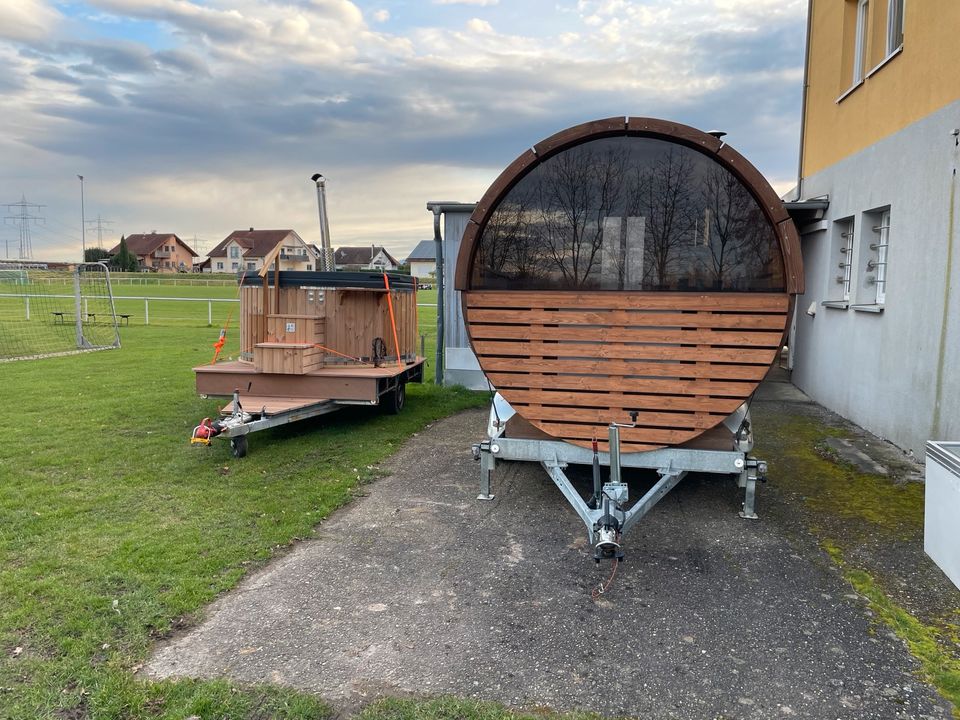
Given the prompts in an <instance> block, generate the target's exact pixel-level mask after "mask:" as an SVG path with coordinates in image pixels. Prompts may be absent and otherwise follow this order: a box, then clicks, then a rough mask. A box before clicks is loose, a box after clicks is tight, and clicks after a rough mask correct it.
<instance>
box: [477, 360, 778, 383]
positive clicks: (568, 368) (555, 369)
mask: <svg viewBox="0 0 960 720" xmlns="http://www.w3.org/2000/svg"><path fill="white" fill-rule="evenodd" d="M483 367H484V369H486V370H488V371H491V372H492V371H496V370H504V371H507V372H514V371H516V370H517V361H516V360H515V359H513V358H500V357H492V356H484V359H483ZM523 368H524V370H528V371H529V372H535V373H578V374H581V375H611V376H612V375H648V376H656V377H676V378H717V379H723V380H762V379H763V378H764V376H765V375H766V374H767V366H766V365H718V364H716V363H677V362H650V361H642V360H641V361H631V360H616V359H614V360H604V359H600V360H593V359H589V360H588V359H570V360H565V359H549V360H548V359H541V358H530V359H527V360H524V362H523Z"/></svg>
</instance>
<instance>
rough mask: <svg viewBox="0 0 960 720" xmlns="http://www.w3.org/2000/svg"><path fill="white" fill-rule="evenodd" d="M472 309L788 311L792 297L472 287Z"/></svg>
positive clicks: (465, 296) (466, 297)
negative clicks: (510, 289) (513, 290)
mask: <svg viewBox="0 0 960 720" xmlns="http://www.w3.org/2000/svg"><path fill="white" fill-rule="evenodd" d="M462 295H463V300H464V302H465V304H466V306H467V307H468V308H480V307H487V308H496V309H504V308H513V307H518V308H531V309H534V308H539V309H542V308H574V309H590V308H597V309H600V310H604V309H614V310H630V309H632V310H722V311H728V312H735V311H741V310H742V311H748V312H778V313H785V312H787V309H788V308H789V306H790V298H789V296H788V295H786V294H783V293H732V292H724V293H673V292H647V293H639V292H603V291H597V292H588V293H577V292H554V291H527V292H504V291H497V290H468V291H465V292H463V293H462Z"/></svg>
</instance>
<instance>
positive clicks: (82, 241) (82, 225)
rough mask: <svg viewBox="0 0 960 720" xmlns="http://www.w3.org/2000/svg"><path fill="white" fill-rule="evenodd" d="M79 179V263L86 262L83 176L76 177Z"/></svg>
mask: <svg viewBox="0 0 960 720" xmlns="http://www.w3.org/2000/svg"><path fill="white" fill-rule="evenodd" d="M77 177H78V178H80V247H81V249H82V250H83V255H81V256H80V262H86V261H87V218H86V216H85V214H84V212H83V175H77Z"/></svg>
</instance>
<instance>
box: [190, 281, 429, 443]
mask: <svg viewBox="0 0 960 720" xmlns="http://www.w3.org/2000/svg"><path fill="white" fill-rule="evenodd" d="M239 291H240V338H241V353H240V358H239V359H237V360H231V361H228V362H213V363H210V364H209V365H201V366H199V367H195V368H194V372H195V373H196V377H197V392H198V393H200V394H201V395H204V396H211V395H218V396H226V397H232V401H231V402H230V403H228V404H227V405H226V407H224V408H223V409H222V410H221V416H222V417H221V419H219V420H217V421H215V422H211V421H209V419H205V420H204V422H203V423H201V424H200V425H198V426H197V428H195V429H194V433H193V440H194V441H197V442H201V443H204V444H209V441H210V439H212V438H213V437H216V436H219V435H222V436H223V437H228V438H230V445H231V449H232V450H233V454H234V455H235V456H237V457H243V456H244V455H246V453H247V438H246V436H247V435H248V434H249V433H251V432H256V431H258V430H265V429H267V428H269V427H275V426H277V425H282V424H286V423H289V422H293V421H296V420H303V419H306V418H309V417H316V416H318V415H323V414H326V413H329V412H333V411H334V410H337V409H339V408H341V407H342V406H344V405H380V406H382V407H384V408H385V409H386V410H387V411H388V412H392V413H396V412H399V411H400V410H401V409H402V408H403V405H404V403H405V399H406V384H407V383H408V382H422V381H423V364H424V358H423V357H422V355H419V354H418V353H417V346H418V342H419V336H418V334H417V289H416V283H415V282H414V278H412V277H410V276H409V275H390V274H386V273H364V272H302V271H280V270H274V271H272V272H271V271H262V272H261V273H260V274H251V275H244V276H243V277H241V279H240V288H239ZM215 360H216V358H215Z"/></svg>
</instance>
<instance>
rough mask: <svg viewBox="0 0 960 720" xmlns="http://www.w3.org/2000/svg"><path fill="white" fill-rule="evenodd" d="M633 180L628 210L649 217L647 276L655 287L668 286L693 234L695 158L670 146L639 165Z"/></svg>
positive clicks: (647, 220)
mask: <svg viewBox="0 0 960 720" xmlns="http://www.w3.org/2000/svg"><path fill="white" fill-rule="evenodd" d="M630 180H631V182H630V187H629V191H628V192H629V197H628V202H627V211H628V212H627V214H628V215H635V216H637V215H639V216H643V217H644V218H646V227H645V242H644V255H645V256H646V260H645V262H644V266H645V270H644V276H645V279H646V280H648V281H649V282H650V283H651V284H652V285H653V286H654V287H659V288H662V287H667V286H668V285H669V284H670V280H671V278H672V277H673V276H674V275H675V273H676V264H677V262H678V261H679V260H680V256H681V252H682V251H681V249H682V248H683V247H684V246H685V245H689V244H690V242H691V240H692V237H693V232H694V223H695V217H696V213H695V211H694V207H693V205H694V187H695V185H694V182H693V161H692V159H691V158H690V157H689V155H688V154H687V153H685V152H678V151H675V150H674V149H673V148H670V151H669V152H668V153H666V154H665V155H663V156H662V157H661V158H660V159H658V160H657V161H656V162H655V163H654V165H653V167H650V168H640V167H638V168H637V170H636V172H635V173H634V175H633V176H632V177H631V179H630Z"/></svg>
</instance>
